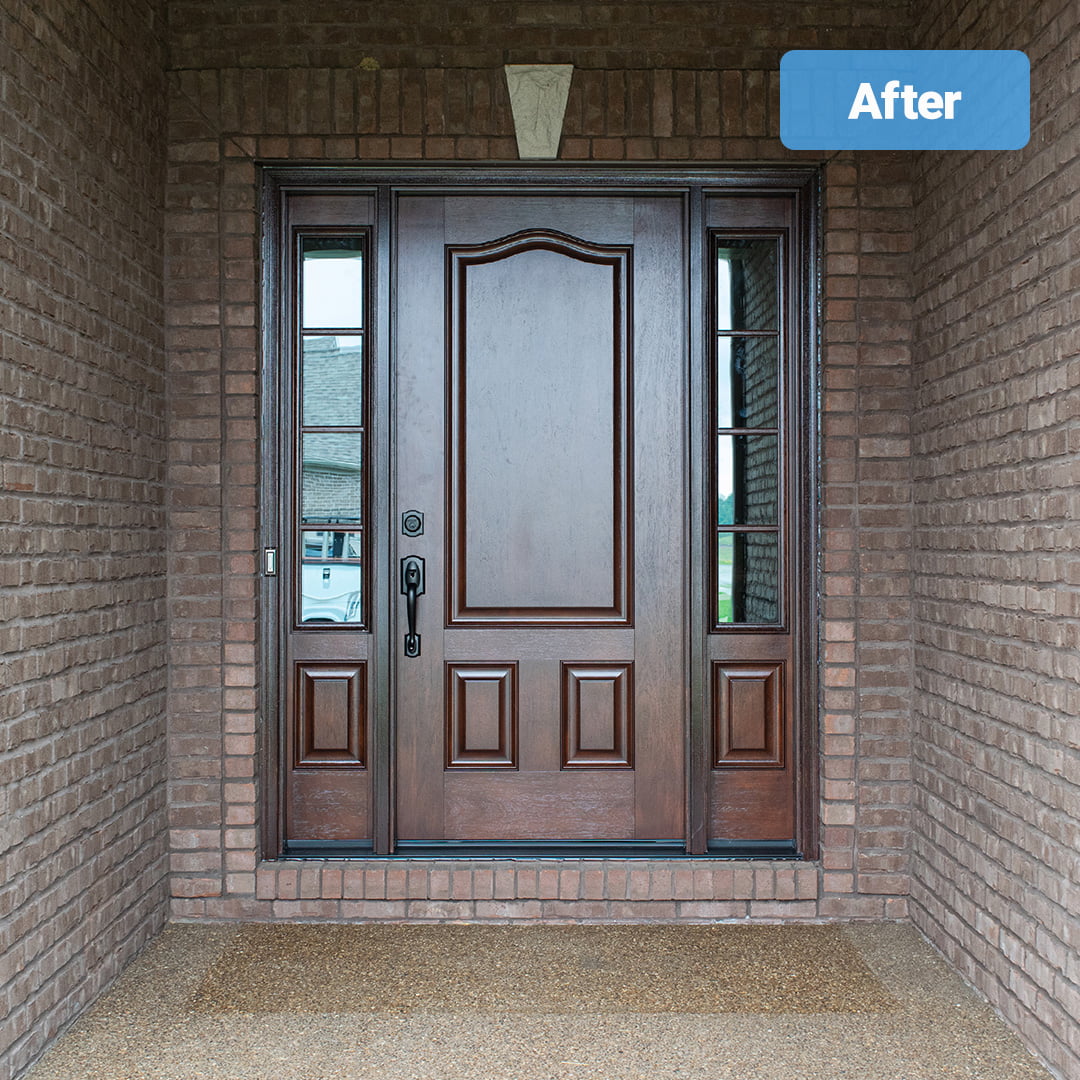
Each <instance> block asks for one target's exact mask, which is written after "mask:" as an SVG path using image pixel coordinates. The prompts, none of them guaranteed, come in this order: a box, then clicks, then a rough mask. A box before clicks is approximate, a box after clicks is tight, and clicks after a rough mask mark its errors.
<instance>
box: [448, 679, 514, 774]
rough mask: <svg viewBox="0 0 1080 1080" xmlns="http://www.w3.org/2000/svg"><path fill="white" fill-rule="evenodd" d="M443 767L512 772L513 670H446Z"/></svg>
mask: <svg viewBox="0 0 1080 1080" xmlns="http://www.w3.org/2000/svg"><path fill="white" fill-rule="evenodd" d="M446 767H447V768H448V769H516V768H517V665H516V664H447V665H446Z"/></svg>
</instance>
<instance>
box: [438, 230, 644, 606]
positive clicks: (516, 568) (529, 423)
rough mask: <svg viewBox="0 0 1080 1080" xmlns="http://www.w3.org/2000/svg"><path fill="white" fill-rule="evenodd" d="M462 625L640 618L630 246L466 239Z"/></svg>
mask: <svg viewBox="0 0 1080 1080" xmlns="http://www.w3.org/2000/svg"><path fill="white" fill-rule="evenodd" d="M447 258H448V267H447V273H448V276H449V290H448V296H447V300H448V304H449V310H448V312H447V324H448V325H449V326H450V327H451V340H450V354H451V361H450V367H449V372H448V378H449V386H448V392H449V399H448V402H447V406H448V416H447V427H448V436H449V442H448V458H447V467H448V477H447V483H448V500H449V502H448V506H449V509H450V513H451V517H450V520H449V522H448V525H449V528H450V531H451V538H452V539H451V543H450V546H449V552H448V553H449V560H450V563H449V566H448V573H449V574H450V579H449V585H450V587H451V589H452V593H451V596H452V606H451V609H450V612H449V621H450V624H451V625H458V624H467V623H471V624H478V623H479V624H483V623H486V622H504V623H511V624H512V623H517V624H525V625H528V624H536V623H539V624H547V623H575V622H584V623H589V622H615V623H624V624H625V623H627V622H628V621H629V617H630V616H629V611H630V606H631V603H632V600H631V595H630V581H629V580H628V577H627V571H628V567H629V560H630V557H631V545H632V533H631V527H630V523H631V521H632V514H633V507H632V503H633V489H632V483H631V477H630V471H629V464H628V455H629V453H630V452H631V439H632V434H631V430H630V427H629V419H630V418H629V413H628V402H627V398H628V382H629V380H630V379H631V378H632V372H631V371H630V370H629V362H630V357H629V353H628V349H627V344H628V343H627V338H628V312H627V296H626V283H627V280H628V278H629V275H630V274H631V272H632V250H631V248H630V247H629V246H628V245H618V246H616V245H599V244H589V243H585V242H583V241H581V240H579V239H576V238H573V237H569V236H565V235H563V234H560V233H557V232H555V231H552V230H550V229H529V230H522V231H520V232H517V233H515V234H513V235H512V236H510V237H507V238H503V239H499V240H497V241H495V242H493V243H489V244H478V245H463V246H451V247H450V248H449V250H448V252H447Z"/></svg>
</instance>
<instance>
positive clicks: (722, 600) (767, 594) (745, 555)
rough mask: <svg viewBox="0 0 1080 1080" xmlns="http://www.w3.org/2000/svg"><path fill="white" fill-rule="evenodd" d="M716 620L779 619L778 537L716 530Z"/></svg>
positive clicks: (736, 621)
mask: <svg viewBox="0 0 1080 1080" xmlns="http://www.w3.org/2000/svg"><path fill="white" fill-rule="evenodd" d="M716 580H717V589H716V593H717V595H716V621H717V623H719V624H724V625H726V624H731V623H775V622H779V621H780V537H779V536H778V534H777V533H720V534H719V535H718V536H717V546H716Z"/></svg>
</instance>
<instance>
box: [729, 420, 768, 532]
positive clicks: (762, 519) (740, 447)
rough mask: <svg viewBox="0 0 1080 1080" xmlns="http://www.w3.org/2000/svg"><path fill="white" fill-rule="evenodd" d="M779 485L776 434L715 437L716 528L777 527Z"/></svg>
mask: <svg viewBox="0 0 1080 1080" xmlns="http://www.w3.org/2000/svg"><path fill="white" fill-rule="evenodd" d="M778 483H779V462H778V459H777V437H776V436H775V435H718V436H717V439H716V523H717V525H776V524H777V510H778V505H779V499H778V490H779V489H778Z"/></svg>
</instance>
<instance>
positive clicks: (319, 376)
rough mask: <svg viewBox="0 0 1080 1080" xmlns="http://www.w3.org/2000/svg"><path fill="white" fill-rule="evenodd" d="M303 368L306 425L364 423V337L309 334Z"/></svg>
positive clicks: (329, 425)
mask: <svg viewBox="0 0 1080 1080" xmlns="http://www.w3.org/2000/svg"><path fill="white" fill-rule="evenodd" d="M302 367H303V369H302V374H301V382H302V387H303V390H302V393H303V398H304V415H303V424H304V426H305V427H361V426H362V425H363V423H364V393H363V389H364V339H363V338H362V337H336V336H330V335H319V336H317V337H314V336H313V337H305V338H304V340H303V357H302Z"/></svg>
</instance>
